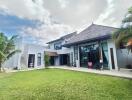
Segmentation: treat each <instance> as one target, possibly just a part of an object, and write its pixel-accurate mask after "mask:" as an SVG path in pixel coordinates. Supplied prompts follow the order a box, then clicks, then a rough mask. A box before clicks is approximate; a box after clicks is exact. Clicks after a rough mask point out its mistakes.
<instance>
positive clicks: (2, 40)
mask: <svg viewBox="0 0 132 100" xmlns="http://www.w3.org/2000/svg"><path fill="white" fill-rule="evenodd" d="M16 38H17V36H16V35H14V36H12V37H11V38H8V37H7V36H5V35H4V33H0V71H2V64H3V63H4V62H5V61H6V60H8V59H9V58H10V57H12V56H13V55H14V54H16V53H17V52H20V50H16V49H15V43H14V41H15V39H16Z"/></svg>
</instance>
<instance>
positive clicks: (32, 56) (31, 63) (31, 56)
mask: <svg viewBox="0 0 132 100" xmlns="http://www.w3.org/2000/svg"><path fill="white" fill-rule="evenodd" d="M34 61H35V54H29V57H28V68H31V67H34Z"/></svg>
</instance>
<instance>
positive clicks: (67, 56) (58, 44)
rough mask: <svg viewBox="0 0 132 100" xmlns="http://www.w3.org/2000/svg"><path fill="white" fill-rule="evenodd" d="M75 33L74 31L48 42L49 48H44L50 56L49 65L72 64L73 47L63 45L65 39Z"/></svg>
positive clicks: (65, 41)
mask: <svg viewBox="0 0 132 100" xmlns="http://www.w3.org/2000/svg"><path fill="white" fill-rule="evenodd" d="M74 35H76V32H73V33H71V34H68V35H65V36H62V37H60V38H59V39H56V40H53V41H50V42H48V43H47V44H48V45H49V49H47V50H46V49H45V54H47V55H49V56H50V63H51V65H56V66H57V65H68V66H72V65H73V62H72V60H71V59H73V56H71V55H72V54H73V48H71V47H64V46H63V45H64V44H65V43H67V40H68V39H70V38H71V37H73V36H74Z"/></svg>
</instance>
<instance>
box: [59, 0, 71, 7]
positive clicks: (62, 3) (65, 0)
mask: <svg viewBox="0 0 132 100" xmlns="http://www.w3.org/2000/svg"><path fill="white" fill-rule="evenodd" d="M58 1H59V3H60V6H61V8H65V7H67V5H68V3H69V1H68V0H58Z"/></svg>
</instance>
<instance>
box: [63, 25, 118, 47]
mask: <svg viewBox="0 0 132 100" xmlns="http://www.w3.org/2000/svg"><path fill="white" fill-rule="evenodd" d="M116 29H117V28H114V27H109V26H102V25H96V24H92V25H90V26H89V27H88V28H86V29H85V30H83V31H82V32H80V33H79V34H76V35H74V36H73V37H71V38H70V39H68V40H67V42H66V44H64V45H65V46H66V45H72V44H77V43H81V42H84V41H91V40H95V39H97V38H101V37H107V38H108V37H109V38H110V36H111V35H112V33H113V32H114V31H115V30H116Z"/></svg>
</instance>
